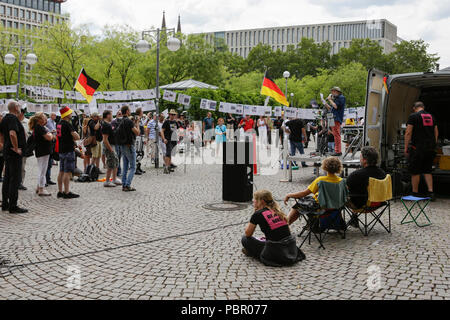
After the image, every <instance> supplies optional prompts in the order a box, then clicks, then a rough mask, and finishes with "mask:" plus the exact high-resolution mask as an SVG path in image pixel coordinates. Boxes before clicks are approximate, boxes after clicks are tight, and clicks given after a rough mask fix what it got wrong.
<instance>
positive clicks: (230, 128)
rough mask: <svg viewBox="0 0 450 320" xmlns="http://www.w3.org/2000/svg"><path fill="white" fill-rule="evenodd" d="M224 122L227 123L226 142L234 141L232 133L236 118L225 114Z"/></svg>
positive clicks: (234, 128)
mask: <svg viewBox="0 0 450 320" xmlns="http://www.w3.org/2000/svg"><path fill="white" fill-rule="evenodd" d="M226 122H227V139H228V141H233V140H234V131H235V130H236V126H237V123H236V118H235V117H234V116H233V115H232V114H231V113H229V114H227V117H226Z"/></svg>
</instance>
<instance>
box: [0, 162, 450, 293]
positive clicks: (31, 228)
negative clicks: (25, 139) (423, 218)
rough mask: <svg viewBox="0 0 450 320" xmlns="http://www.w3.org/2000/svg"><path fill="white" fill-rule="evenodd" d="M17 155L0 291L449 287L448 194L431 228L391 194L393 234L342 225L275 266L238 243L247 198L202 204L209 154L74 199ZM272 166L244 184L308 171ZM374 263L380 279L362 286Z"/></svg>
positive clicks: (212, 174)
mask: <svg viewBox="0 0 450 320" xmlns="http://www.w3.org/2000/svg"><path fill="white" fill-rule="evenodd" d="M28 162H29V163H28V164H27V179H26V187H28V191H21V193H20V196H19V201H20V203H21V204H22V205H23V206H25V207H26V208H28V209H29V210H30V212H29V213H28V214H24V215H10V214H8V213H5V212H2V213H0V248H1V251H0V257H1V258H2V259H5V260H8V263H7V264H6V265H4V266H2V267H1V269H0V271H1V275H0V299H144V300H147V299H158V300H160V299H220V300H222V299H243V300H246V299H282V300H299V299H448V298H450V288H449V283H450V265H449V263H448V262H449V253H450V241H449V234H450V220H449V218H448V214H449V208H450V200H448V199H438V201H436V202H434V203H431V204H430V207H429V217H430V219H431V220H432V222H433V224H432V225H431V226H430V227H426V228H417V227H416V226H415V225H412V224H409V225H401V224H400V221H401V220H402V218H403V216H404V215H405V211H404V208H402V204H401V202H399V201H397V202H393V203H392V234H387V233H386V232H385V231H384V230H383V229H382V228H381V227H376V228H375V230H374V231H373V233H372V234H371V235H370V236H369V237H364V236H363V235H362V234H361V232H360V231H359V230H357V229H354V228H351V229H349V231H348V233H347V238H346V239H341V238H340V237H339V236H337V235H330V236H329V237H328V238H327V239H326V241H325V243H324V244H325V246H326V250H319V249H318V244H317V242H312V245H308V244H305V245H304V246H303V247H302V250H303V251H304V253H305V254H306V260H304V261H302V262H300V263H298V264H297V265H295V266H293V267H289V268H283V269H276V268H270V267H266V266H264V265H263V264H261V263H260V262H258V261H256V260H253V259H251V258H248V257H246V256H244V255H243V254H242V252H241V244H240V239H241V236H242V234H243V232H244V227H245V225H246V223H247V222H248V220H249V219H250V216H251V214H252V208H251V206H248V207H247V208H246V209H243V210H240V211H211V210H207V209H205V208H204V206H205V205H207V204H212V203H220V202H221V199H222V170H221V166H220V165H189V166H187V168H186V173H184V170H183V169H184V168H183V166H180V167H179V168H178V169H177V171H176V172H175V173H174V174H171V175H169V176H167V175H163V174H162V171H157V170H155V169H152V168H150V166H149V165H147V166H146V167H147V168H146V170H147V173H146V174H144V175H143V176H137V177H135V180H134V182H133V186H134V187H135V188H136V189H137V190H138V191H137V192H135V193H124V192H122V191H121V188H115V189H107V188H104V187H103V184H102V183H90V184H77V183H73V184H72V186H73V190H74V192H76V193H79V194H80V195H81V198H80V199H75V200H62V199H56V192H57V190H56V188H55V187H53V188H49V191H50V192H52V194H53V196H52V197H51V198H39V197H38V196H37V195H36V194H35V193H34V192H33V191H32V190H33V189H34V186H35V183H36V171H37V170H36V162H35V158H30V159H29V161H28ZM79 164H80V165H81V162H80V163H79ZM53 171H54V172H53V176H54V178H56V176H55V175H56V171H57V170H56V167H54V169H53ZM282 177H283V174H282V172H279V173H277V174H275V175H268V176H265V175H261V176H256V177H255V186H256V187H257V188H258V189H269V190H271V191H272V192H273V194H274V196H275V197H276V199H278V200H281V199H282V198H283V197H284V196H285V195H286V194H287V193H289V192H294V191H298V190H300V189H304V188H305V187H306V186H307V185H308V184H309V183H310V182H311V181H312V180H313V178H314V175H313V169H312V168H307V169H304V170H303V171H302V170H301V171H298V172H295V174H294V181H293V182H292V183H283V182H280V179H282ZM283 209H284V210H285V212H286V211H288V209H289V208H288V207H286V206H284V205H283ZM301 227H302V226H301V225H300V224H299V223H296V224H294V226H293V227H292V228H291V230H292V231H293V232H295V233H298V232H299V231H300V230H301ZM258 230H259V228H258ZM299 243H300V239H299V240H298V244H299ZM374 269H375V270H378V271H379V272H380V274H379V280H380V287H379V288H370V286H369V287H368V280H371V279H370V277H371V276H373V275H372V274H371V270H374ZM369 282H370V281H369Z"/></svg>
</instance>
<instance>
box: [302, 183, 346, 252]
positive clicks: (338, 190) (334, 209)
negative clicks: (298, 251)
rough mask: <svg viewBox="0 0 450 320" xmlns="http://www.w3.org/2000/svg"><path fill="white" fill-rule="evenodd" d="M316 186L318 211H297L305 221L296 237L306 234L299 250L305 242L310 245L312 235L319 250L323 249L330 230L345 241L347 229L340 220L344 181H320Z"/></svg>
mask: <svg viewBox="0 0 450 320" xmlns="http://www.w3.org/2000/svg"><path fill="white" fill-rule="evenodd" d="M318 186H319V198H318V200H319V205H320V209H319V210H318V211H316V212H304V211H303V212H302V211H299V213H300V217H302V218H303V219H304V220H305V221H306V227H304V228H303V230H302V232H300V234H299V235H298V237H300V238H301V237H302V236H303V234H305V233H306V232H307V234H306V237H305V239H303V241H302V243H301V244H300V248H301V247H302V246H303V244H304V243H305V242H306V240H308V244H309V245H311V238H312V235H314V237H315V238H316V239H317V241H318V242H319V244H320V246H319V249H320V248H322V249H325V246H324V245H323V241H324V240H325V237H326V236H327V235H328V234H329V233H330V231H331V230H336V231H337V233H338V234H339V235H340V236H341V237H342V239H345V231H346V228H347V227H346V224H345V220H344V219H343V218H342V210H343V208H344V206H345V203H346V201H347V194H348V191H347V184H346V181H345V179H343V180H342V181H341V182H340V183H331V182H325V181H320V182H319V183H318Z"/></svg>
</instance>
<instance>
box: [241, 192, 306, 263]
mask: <svg viewBox="0 0 450 320" xmlns="http://www.w3.org/2000/svg"><path fill="white" fill-rule="evenodd" d="M253 207H254V209H255V212H254V213H253V215H252V217H251V219H250V222H249V224H248V225H247V227H246V229H245V236H243V237H242V245H243V247H244V248H243V249H242V252H243V253H244V254H245V255H247V256H250V257H254V258H258V259H260V260H261V261H262V262H263V263H264V264H265V265H270V266H277V267H279V266H286V265H292V264H294V263H296V262H298V261H300V260H303V259H304V258H305V255H304V254H303V252H302V251H301V250H300V249H298V248H297V245H296V241H295V238H294V236H293V235H292V234H291V231H290V230H289V225H288V223H287V217H286V215H285V214H284V213H283V211H282V210H281V209H280V206H279V205H278V203H277V202H276V201H275V200H274V199H273V196H272V193H271V192H270V191H267V190H261V191H257V192H256V193H255V194H254V199H253ZM257 225H259V227H260V228H261V231H262V232H263V233H264V235H265V238H261V239H256V238H255V237H253V234H254V232H255V229H256V226H257Z"/></svg>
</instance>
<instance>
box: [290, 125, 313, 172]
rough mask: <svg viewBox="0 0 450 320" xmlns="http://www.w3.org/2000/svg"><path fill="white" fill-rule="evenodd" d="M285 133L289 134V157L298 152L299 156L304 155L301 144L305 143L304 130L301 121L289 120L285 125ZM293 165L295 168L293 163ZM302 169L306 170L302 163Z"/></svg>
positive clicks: (304, 164)
mask: <svg viewBox="0 0 450 320" xmlns="http://www.w3.org/2000/svg"><path fill="white" fill-rule="evenodd" d="M286 132H287V133H288V134H289V144H290V146H291V150H290V151H291V157H294V156H295V152H296V151H297V150H298V152H300V154H305V151H304V148H303V143H305V141H306V129H305V125H304V123H303V120H301V119H293V120H289V121H288V122H287V124H286ZM294 165H295V166H297V164H296V162H295V161H294ZM302 167H303V168H307V167H308V166H307V164H306V163H305V162H302Z"/></svg>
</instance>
